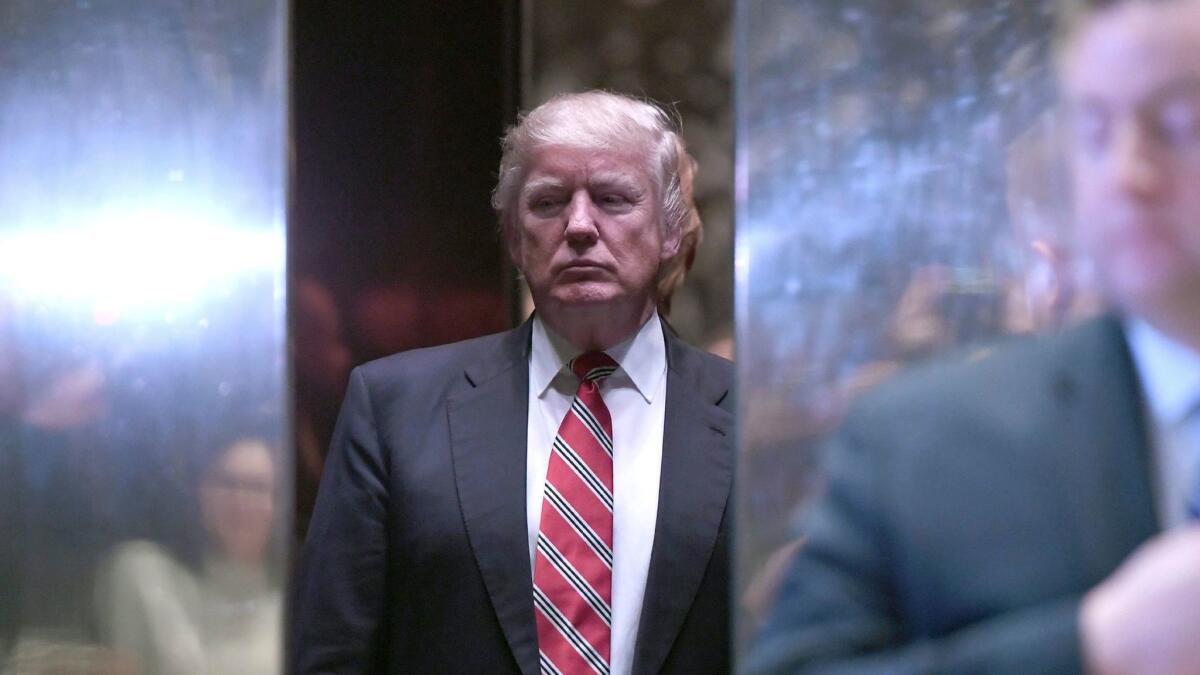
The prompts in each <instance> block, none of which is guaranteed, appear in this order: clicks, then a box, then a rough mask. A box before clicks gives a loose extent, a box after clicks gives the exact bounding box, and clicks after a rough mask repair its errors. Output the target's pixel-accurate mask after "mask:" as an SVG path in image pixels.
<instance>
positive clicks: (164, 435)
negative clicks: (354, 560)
mask: <svg viewBox="0 0 1200 675" xmlns="http://www.w3.org/2000/svg"><path fill="white" fill-rule="evenodd" d="M285 9H286V5H285V3H284V2H283V0H163V1H160V2H140V1H137V0H69V1H68V0H8V1H7V2H4V3H2V4H0V664H2V665H0V672H4V673H23V674H24V673H50V672H53V673H100V672H103V673H213V672H220V673H235V674H236V673H273V672H277V671H278V669H279V667H280V658H279V654H280V637H281V613H280V611H281V597H282V592H281V589H282V587H283V581H284V578H283V577H284V567H283V559H284V553H285V550H286V545H287V537H286V534H287V533H288V531H289V523H288V522H287V521H288V518H287V516H288V514H289V512H290V508H289V505H290V502H289V495H290V494H291V479H290V476H291V464H290V460H289V459H288V454H285V453H284V452H282V449H283V447H284V446H285V441H286V438H285V435H286V434H285V429H286V428H287V426H286V420H285V415H284V412H283V411H284V410H285V398H286V397H285V377H286V372H285V365H284V355H285V331H284V313H283V308H284V300H285V293H284V285H283V279H284V244H285V233H284V220H285V178H286V161H285V151H286V148H285V133H286V124H285V121H286V107H285V100H286V95H287V87H286V62H287V60H286V57H285V54H286V52H285V48H286V31H285V26H286V21H285V18H286V17H285Z"/></svg>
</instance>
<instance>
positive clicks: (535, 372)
mask: <svg viewBox="0 0 1200 675" xmlns="http://www.w3.org/2000/svg"><path fill="white" fill-rule="evenodd" d="M531 339H532V343H531V345H530V350H529V383H530V385H532V386H533V387H534V391H536V392H537V395H538V396H539V397H541V396H542V395H543V394H545V393H546V389H547V388H549V386H550V384H551V382H553V381H554V378H555V377H557V376H558V375H559V374H560V373H562V374H569V373H568V371H567V367H566V366H567V362H568V361H570V360H571V359H573V358H575V357H576V356H578V355H579V354H580V351H579V350H578V349H576V348H575V347H574V346H573V345H571V343H570V342H567V340H566V339H564V338H563V337H561V336H559V335H557V334H555V333H554V331H552V330H550V329H549V328H548V327H547V326H546V324H544V323H542V319H541V317H539V316H538V315H537V314H534V316H533V335H532V338H531ZM604 351H605V353H606V354H608V355H609V356H611V357H612V358H613V360H614V361H616V362H617V363H619V364H620V365H621V369H620V370H619V371H617V374H616V375H615V376H619V375H620V373H624V374H625V375H626V376H627V377H628V378H629V381H630V382H631V383H632V384H633V386H634V388H635V389H637V390H638V393H639V394H641V395H642V398H644V399H645V400H646V402H647V403H652V402H653V400H654V394H655V393H656V392H657V391H658V389H659V387H658V385H659V383H660V382H662V378H663V377H664V376H665V375H666V372H667V344H666V340H665V338H664V337H663V329H662V322H661V321H660V320H659V318H658V312H657V311H654V312H652V313H651V314H650V318H649V319H647V320H646V323H644V324H642V327H641V328H640V329H638V332H637V333H635V334H634V336H633V337H631V338H629V339H628V340H626V341H624V342H622V343H621V344H619V345H616V346H615V347H612V348H610V349H606V350H604ZM571 377H574V375H571Z"/></svg>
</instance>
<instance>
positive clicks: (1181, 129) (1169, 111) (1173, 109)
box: [1156, 101, 1200, 142]
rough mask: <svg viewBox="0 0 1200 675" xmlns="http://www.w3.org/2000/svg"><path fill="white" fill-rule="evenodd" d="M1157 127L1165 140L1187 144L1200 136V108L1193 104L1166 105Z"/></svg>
mask: <svg viewBox="0 0 1200 675" xmlns="http://www.w3.org/2000/svg"><path fill="white" fill-rule="evenodd" d="M1156 122H1157V127H1158V130H1159V133H1160V134H1161V135H1162V137H1163V138H1164V139H1165V140H1168V141H1174V142H1187V141H1193V140H1196V138H1197V136H1198V135H1200V107H1198V106H1197V105H1196V104H1195V103H1192V102H1185V101H1179V102H1173V103H1168V104H1167V105H1164V106H1163V107H1162V108H1161V109H1160V110H1159V111H1158V115H1157V120H1156Z"/></svg>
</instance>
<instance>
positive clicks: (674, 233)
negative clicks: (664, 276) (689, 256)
mask: <svg viewBox="0 0 1200 675" xmlns="http://www.w3.org/2000/svg"><path fill="white" fill-rule="evenodd" d="M682 242H683V228H682V227H672V228H669V229H668V230H667V233H666V236H664V237H663V240H662V248H661V250H660V251H659V256H658V258H659V260H661V261H662V262H666V261H668V260H670V259H671V258H674V257H675V254H677V253H679V248H680V245H681V244H682Z"/></svg>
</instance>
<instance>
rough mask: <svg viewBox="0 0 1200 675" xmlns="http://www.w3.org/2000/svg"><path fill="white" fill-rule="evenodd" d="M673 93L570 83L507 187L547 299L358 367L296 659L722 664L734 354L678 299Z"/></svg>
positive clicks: (298, 627) (514, 137)
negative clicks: (647, 94) (505, 324)
mask: <svg viewBox="0 0 1200 675" xmlns="http://www.w3.org/2000/svg"><path fill="white" fill-rule="evenodd" d="M690 168H692V164H691V160H690V158H689V157H687V154H686V150H685V149H684V147H683V144H682V142H681V141H680V139H679V135H678V132H677V130H676V128H675V125H674V124H673V123H672V122H671V120H670V119H669V118H668V116H667V115H666V113H664V112H663V111H662V110H661V109H660V108H658V107H657V106H654V105H651V104H648V103H643V102H641V101H637V100H634V99H631V98H628V97H625V96H620V95H616V94H610V93H606V92H599V91H593V92H587V93H582V94H569V95H563V96H559V97H556V98H554V99H552V100H550V101H549V102H547V103H545V104H543V105H542V106H539V107H538V108H536V109H534V110H533V111H532V112H530V113H528V114H527V115H525V116H524V117H523V118H522V119H521V121H520V122H519V123H518V124H517V126H516V127H514V128H513V129H511V130H510V131H509V133H508V134H507V135H506V137H505V139H504V153H503V157H502V159H501V165H500V179H499V184H498V186H497V188H496V191H495V193H494V197H493V206H494V207H495V208H496V210H497V212H498V214H499V219H500V222H501V227H502V230H503V234H504V240H505V243H506V245H507V247H508V251H509V254H510V255H511V257H512V259H513V261H514V263H515V265H516V267H517V268H518V269H519V270H520V272H521V274H522V275H523V276H524V278H525V280H526V281H527V283H528V286H529V289H530V293H531V296H532V298H533V301H534V304H535V307H536V311H535V313H534V315H533V316H532V317H531V318H530V319H529V320H528V321H526V322H525V323H524V324H523V325H521V326H520V327H518V328H516V329H514V330H511V331H508V332H505V333H500V334H497V335H492V336H487V337H483V338H478V339H474V340H468V341H465V342H458V343H454V344H450V345H445V346H441V347H433V348H430V349H421V350H415V351H411V352H406V353H404V354H399V355H395V356H391V357H387V358H384V359H381V360H378V361H375V362H372V363H369V364H367V365H365V366H361V367H359V368H357V369H355V370H354V371H353V373H352V375H351V378H350V386H349V392H348V394H347V397H346V402H345V403H344V405H343V408H342V413H341V417H340V419H339V423H338V427H337V431H336V432H335V435H334V441H333V444H332V446H331V448H330V452H329V456H328V458H327V460H326V464H325V472H324V475H323V476H322V482H321V487H320V490H319V493H318V496H317V505H316V509H315V512H314V515H313V520H312V523H311V525H310V528H309V532H308V538H307V540H306V542H305V545H304V550H303V553H302V555H301V562H300V565H299V571H298V573H297V578H296V584H295V603H294V617H293V623H294V629H293V634H292V635H293V637H292V644H293V646H292V656H293V660H294V661H293V664H292V666H293V667H294V669H295V670H296V671H297V672H299V673H328V672H339V673H382V672H391V673H408V672H447V673H451V672H454V673H460V672H461V673H477V672H480V673H482V672H487V673H511V672H523V673H527V674H532V673H537V672H549V673H584V672H587V673H592V672H600V673H606V674H607V673H610V672H611V673H618V674H620V675H625V674H627V673H652V672H653V673H658V672H663V673H689V674H690V673H723V672H728V671H729V670H730V667H731V664H730V653H729V616H730V614H729V599H728V584H729V542H730V531H729V529H730V524H731V522H732V518H731V515H730V514H729V513H728V511H727V504H728V502H729V497H730V489H731V484H732V479H733V462H734V450H733V444H732V404H733V400H732V396H730V388H731V385H732V378H733V372H732V365H731V364H730V363H729V362H727V361H725V360H723V359H720V358H718V357H715V356H712V355H710V354H707V353H704V352H701V351H699V350H697V349H695V348H693V347H690V346H688V345H686V344H684V343H683V342H682V341H681V340H680V339H679V338H678V337H677V336H676V335H675V334H674V332H673V331H671V330H670V329H669V327H667V326H666V324H665V323H664V322H663V321H662V320H661V319H660V317H659V313H658V310H657V307H658V306H659V303H660V301H661V300H662V287H660V286H659V283H660V281H661V280H662V279H663V278H664V275H667V274H669V271H668V270H669V265H668V261H670V260H672V259H675V258H676V256H677V254H678V252H679V251H680V247H681V245H682V243H683V241H684V240H685V239H686V238H687V237H688V236H689V233H691V232H695V233H696V239H697V241H698V237H699V235H698V224H699V223H698V220H695V221H694V224H695V229H693V218H694V207H693V206H692V204H691V203H690V200H689V199H688V198H687V194H686V193H685V192H684V190H683V187H682V186H683V182H684V180H685V179H684V176H682V175H681V170H682V171H683V172H685V173H686V171H687V170H689V169H690Z"/></svg>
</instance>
